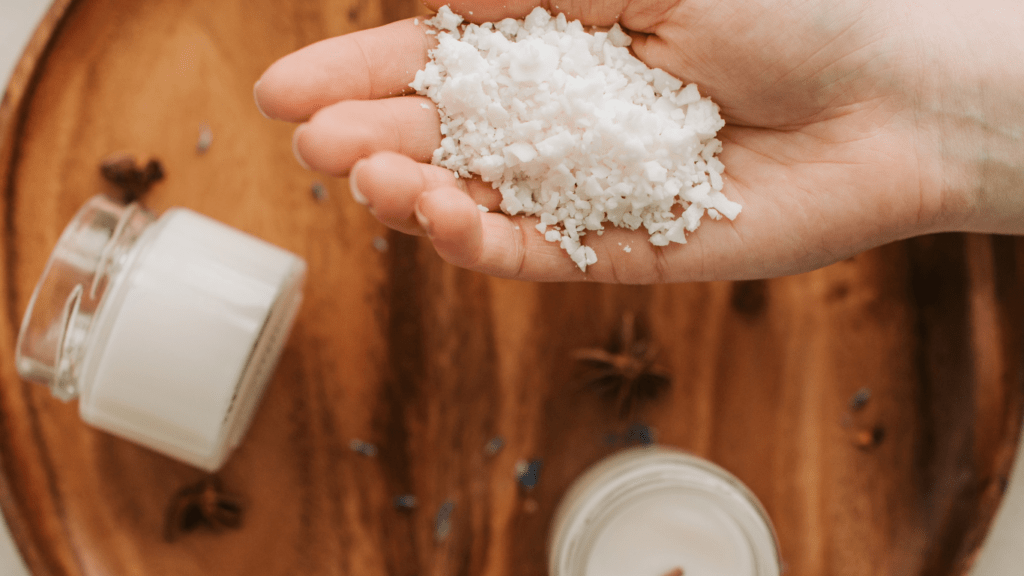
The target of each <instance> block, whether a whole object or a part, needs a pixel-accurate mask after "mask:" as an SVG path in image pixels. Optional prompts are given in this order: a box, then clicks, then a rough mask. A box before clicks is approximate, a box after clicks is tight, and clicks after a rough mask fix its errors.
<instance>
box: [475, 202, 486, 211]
mask: <svg viewBox="0 0 1024 576" xmlns="http://www.w3.org/2000/svg"><path fill="white" fill-rule="evenodd" d="M476 209H477V210H479V211H481V212H487V211H488V210H487V206H484V205H483V204H477V205H476Z"/></svg>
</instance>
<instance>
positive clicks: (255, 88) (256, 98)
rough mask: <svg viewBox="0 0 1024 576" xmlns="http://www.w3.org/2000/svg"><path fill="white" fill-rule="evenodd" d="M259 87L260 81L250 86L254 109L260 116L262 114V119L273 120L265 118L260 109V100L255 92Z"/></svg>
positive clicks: (265, 115) (265, 114)
mask: <svg viewBox="0 0 1024 576" xmlns="http://www.w3.org/2000/svg"><path fill="white" fill-rule="evenodd" d="M259 87H260V81H259V80H257V81H256V83H255V84H253V85H252V100H253V102H255V103H256V109H257V110H259V111H260V114H262V115H263V117H264V118H266V119H267V120H273V118H271V117H270V116H267V113H266V112H264V111H263V108H261V107H260V99H259V96H257V95H256V90H257V89H259Z"/></svg>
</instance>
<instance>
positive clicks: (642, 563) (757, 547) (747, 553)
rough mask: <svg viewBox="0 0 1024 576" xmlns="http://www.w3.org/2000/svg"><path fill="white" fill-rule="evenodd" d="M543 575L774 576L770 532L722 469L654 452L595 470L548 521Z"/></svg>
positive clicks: (619, 457)
mask: <svg viewBox="0 0 1024 576" xmlns="http://www.w3.org/2000/svg"><path fill="white" fill-rule="evenodd" d="M548 563H549V570H548V573H549V575H550V576H618V575H622V574H630V575H635V576H666V575H677V576H678V575H681V574H685V576H722V575H728V576H778V575H779V574H780V573H781V563H780V558H779V548H778V543H777V540H776V537H775V531H774V529H773V527H772V524H771V521H770V520H769V518H768V515H767V513H766V512H765V510H764V508H763V507H762V506H761V504H760V503H759V502H758V500H757V498H756V497H755V496H754V495H753V493H751V492H750V490H749V489H747V488H746V487H745V486H744V485H743V484H742V483H741V482H740V481H739V480H738V479H737V478H736V477H735V476H733V475H732V474H729V473H728V472H727V471H725V470H724V469H722V468H720V467H719V466H716V465H714V464H712V463H711V462H708V461H706V460H703V459H700V458H697V457H695V456H692V455H689V454H686V453H684V452H681V451H678V450H674V449H670V448H665V447H660V446H647V447H638V448H631V449H628V450H624V451H622V452H619V453H617V454H615V455H613V456H610V457H608V458H606V459H605V460H603V461H601V462H598V463H597V464H595V465H594V466H593V467H592V468H590V469H589V470H587V471H586V472H585V473H584V474H583V475H582V476H581V477H580V478H579V479H577V480H576V482H575V483H574V484H573V486H572V487H571V488H570V489H569V491H568V493H567V494H566V495H565V497H564V498H563V499H562V502H561V504H560V505H559V507H558V511H557V512H556V513H555V518H554V522H553V524H552V532H551V540H550V549H549V557H548Z"/></svg>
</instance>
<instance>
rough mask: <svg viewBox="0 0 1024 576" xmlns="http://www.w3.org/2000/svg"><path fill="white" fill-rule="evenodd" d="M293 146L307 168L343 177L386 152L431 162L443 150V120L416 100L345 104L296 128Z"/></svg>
mask: <svg viewBox="0 0 1024 576" xmlns="http://www.w3.org/2000/svg"><path fill="white" fill-rule="evenodd" d="M292 145H293V149H294V152H295V157H296V158H297V159H298V160H299V162H300V163H301V164H303V165H304V166H305V167H306V168H309V169H312V170H316V171H318V172H326V173H328V174H333V175H336V176H344V175H346V174H348V172H349V170H350V169H351V168H352V166H353V165H354V164H355V163H356V161H358V160H359V159H360V158H366V157H368V156H370V155H372V154H373V153H375V152H380V151H384V150H389V151H392V152H398V153H400V154H404V155H406V156H409V157H410V158H413V159H415V160H418V161H421V162H423V161H428V160H430V158H431V156H432V155H433V153H434V150H436V149H437V148H438V146H440V145H441V120H440V118H439V117H438V115H437V109H436V108H435V107H434V104H433V103H432V102H431V101H430V100H428V99H426V98H423V97H420V96H403V97H400V98H388V99H386V100H347V101H345V102H338V103H337V104H334V105H331V106H328V107H327V108H324V109H323V110H321V111H319V112H317V113H316V114H314V115H313V117H312V118H310V120H309V122H307V123H306V124H303V125H301V126H299V127H298V128H297V129H296V130H295V134H294V135H293V137H292Z"/></svg>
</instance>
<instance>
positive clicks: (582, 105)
mask: <svg viewBox="0 0 1024 576" xmlns="http://www.w3.org/2000/svg"><path fill="white" fill-rule="evenodd" d="M427 24H429V25H430V26H431V27H432V28H431V29H429V30H428V33H432V34H436V35H437V40H438V44H437V47H436V48H435V49H433V50H432V51H431V52H430V57H431V61H430V63H428V64H427V66H426V68H425V69H423V70H420V71H419V72H418V73H417V74H416V79H415V81H414V82H413V83H412V84H411V86H412V87H413V88H414V89H415V90H416V91H417V93H419V94H422V95H425V96H427V97H429V98H430V99H431V100H433V101H434V102H435V103H436V104H437V107H438V110H439V111H440V114H441V134H442V137H443V138H442V140H441V147H440V148H438V149H437V150H436V151H435V152H434V157H433V163H434V164H436V165H439V166H444V167H445V168H448V169H450V170H453V171H454V172H456V173H457V174H458V175H459V176H460V177H471V176H472V175H473V174H477V175H479V176H480V177H481V178H482V179H483V180H484V181H485V182H491V183H492V184H493V186H494V187H495V188H497V189H498V190H499V191H500V192H501V197H502V201H501V210H502V211H503V212H505V213H506V214H509V215H516V214H526V215H532V216H540V224H538V225H537V229H538V230H539V231H540V232H541V233H542V234H544V238H545V239H546V240H548V241H550V242H559V243H560V245H561V247H562V249H564V250H565V251H566V252H568V253H569V256H570V257H572V260H573V262H575V263H576V264H577V265H578V266H579V267H580V269H581V270H584V271H585V270H586V268H587V266H588V265H590V264H593V263H594V262H596V261H597V256H596V254H595V253H594V250H593V249H592V248H590V247H588V246H584V245H582V243H581V242H580V238H581V237H582V236H583V235H585V234H586V233H587V232H588V231H597V233H598V234H601V233H602V230H603V223H604V222H611V223H612V224H614V225H615V226H619V227H623V228H628V229H630V230H636V229H637V228H639V227H640V226H641V225H643V226H644V228H646V229H647V231H648V232H649V233H650V240H651V244H654V245H655V246H667V245H668V244H669V242H678V243H680V244H682V243H685V242H686V232H693V231H694V230H696V229H697V227H698V226H699V225H700V219H701V217H702V216H703V215H704V214H705V212H706V213H707V214H708V215H709V216H711V217H712V218H714V219H719V218H721V217H722V216H725V217H727V218H729V219H730V220H731V219H733V218H735V217H736V215H737V214H739V212H740V205H739V204H737V203H735V202H732V201H730V200H728V199H727V198H726V197H725V196H724V195H723V194H722V192H721V190H722V172H723V171H724V170H725V166H723V165H722V163H721V162H720V161H719V160H718V159H717V158H715V154H717V153H718V152H719V151H721V149H722V143H721V142H720V141H719V140H717V139H716V138H715V137H714V136H715V134H716V133H717V132H718V130H719V129H721V128H722V126H724V125H725V123H724V122H723V121H722V118H721V117H720V116H719V114H718V106H717V105H715V104H714V103H713V102H711V100H710V99H708V98H701V97H700V94H699V93H698V92H697V86H696V85H694V84H689V85H687V86H686V87H683V83H682V82H680V81H679V80H678V79H676V78H674V77H673V76H671V75H669V74H668V73H666V72H664V71H662V70H658V69H651V68H648V67H647V66H646V65H645V64H644V63H643V62H641V61H639V60H637V59H636V58H635V57H634V56H633V55H632V54H630V52H629V50H628V49H627V48H626V46H628V45H629V44H630V41H631V39H630V37H629V36H628V35H627V34H626V33H625V32H623V31H622V29H621V28H620V27H619V26H618V24H616V25H615V26H613V27H612V28H611V30H609V31H608V32H597V33H593V34H591V33H588V32H586V31H585V30H584V28H583V26H582V25H581V24H580V23H579V22H577V21H573V22H567V21H566V19H565V16H564V15H563V14H559V15H558V16H557V17H554V18H553V17H552V16H551V14H549V13H548V12H547V11H545V10H543V9H541V8H536V9H534V11H533V12H531V13H530V14H529V15H528V16H527V17H526V18H525V19H524V20H513V19H511V18H509V19H505V20H502V21H500V22H497V23H491V22H488V23H485V24H482V25H475V24H470V25H468V26H465V27H464V28H463V29H462V30H461V31H460V29H459V26H460V24H462V17H461V16H458V15H456V14H454V13H453V12H452V11H451V10H450V9H448V7H447V6H445V7H442V8H441V9H440V11H438V13H437V15H436V16H435V17H434V18H432V19H431V20H428V21H427ZM677 204H678V205H680V206H681V208H682V209H683V210H682V213H681V215H680V216H676V215H674V214H673V213H672V208H673V206H675V205H677ZM626 250H627V251H628V246H627V247H626Z"/></svg>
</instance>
